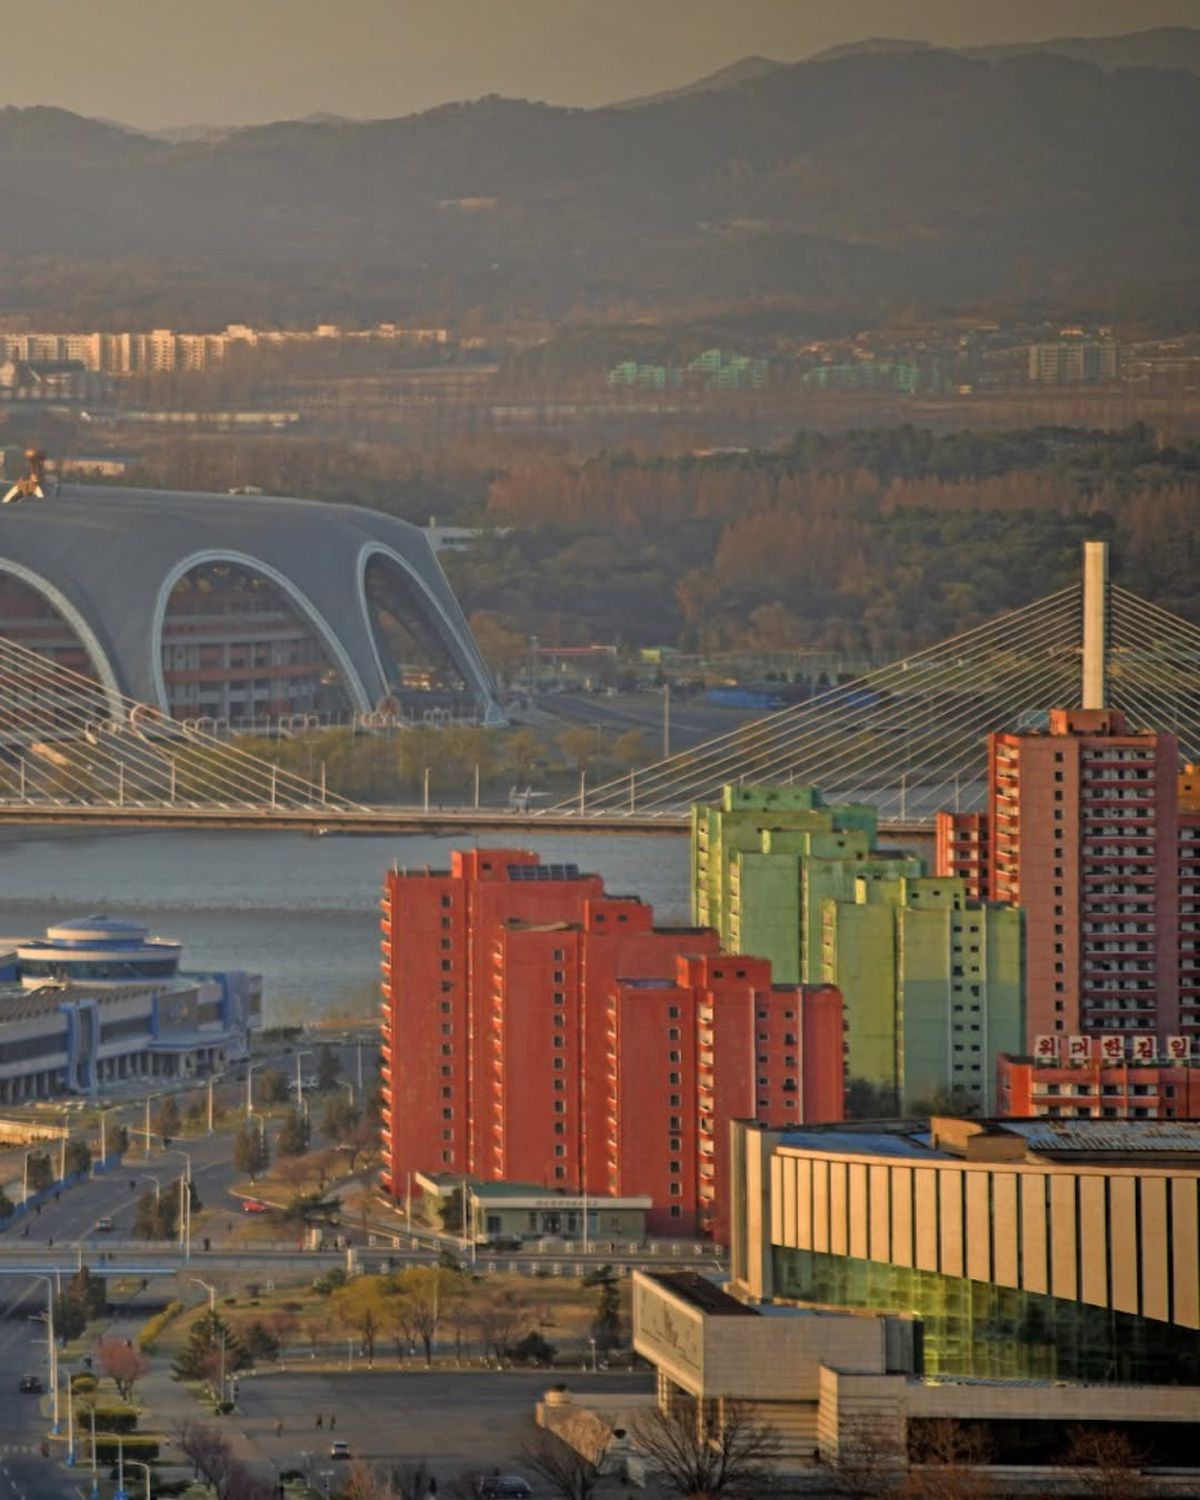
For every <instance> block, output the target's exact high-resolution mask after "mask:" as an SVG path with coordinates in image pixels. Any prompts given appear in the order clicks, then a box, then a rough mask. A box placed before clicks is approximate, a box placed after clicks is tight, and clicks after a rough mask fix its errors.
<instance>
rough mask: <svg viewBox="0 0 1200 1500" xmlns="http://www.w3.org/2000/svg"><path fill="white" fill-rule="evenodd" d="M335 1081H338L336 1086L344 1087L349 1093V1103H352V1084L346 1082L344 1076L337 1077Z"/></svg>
mask: <svg viewBox="0 0 1200 1500" xmlns="http://www.w3.org/2000/svg"><path fill="white" fill-rule="evenodd" d="M337 1083H338V1087H339V1088H343V1089H345V1090H346V1091H347V1092H348V1093H349V1095H350V1103H351V1104H353V1103H354V1085H353V1084H352V1083H348V1082H347V1081H346V1079H344V1078H339V1079H338V1080H337Z"/></svg>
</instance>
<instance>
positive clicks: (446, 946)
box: [441, 938, 450, 953]
mask: <svg viewBox="0 0 1200 1500" xmlns="http://www.w3.org/2000/svg"><path fill="white" fill-rule="evenodd" d="M441 950H442V952H443V953H449V952H450V939H449V938H443V939H442V940H441Z"/></svg>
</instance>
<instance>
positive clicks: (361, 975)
mask: <svg viewBox="0 0 1200 1500" xmlns="http://www.w3.org/2000/svg"><path fill="white" fill-rule="evenodd" d="M464 842H466V841H465V840H464V839H463V837H462V835H457V836H455V837H453V838H430V837H393V836H391V835H387V836H383V837H379V838H340V837H336V836H332V837H328V838H308V837H305V836H304V835H301V834H292V833H219V832H190V833H188V832H162V833H159V832H145V833H132V832H120V833H105V834H94V833H91V832H87V831H80V832H76V831H65V832H63V833H54V834H51V833H50V832H46V833H39V834H36V835H33V836H30V835H29V834H27V833H25V832H21V831H17V830H10V831H5V832H3V833H0V933H2V934H4V935H5V936H7V937H15V936H28V935H30V934H38V933H41V932H42V931H43V930H44V929H45V928H46V927H47V926H49V925H50V924H51V923H52V922H54V921H56V920H58V919H61V918H64V917H72V916H83V915H88V914H90V913H93V912H106V913H108V914H109V915H110V916H120V917H128V918H131V919H133V920H135V921H139V922H143V923H144V924H145V925H146V926H148V927H149V928H150V929H151V931H152V932H153V933H154V934H155V935H157V936H160V937H171V938H178V939H179V940H180V941H181V942H182V943H183V945H184V954H183V962H184V967H186V968H192V969H221V968H224V969H249V970H251V971H253V972H256V973H261V974H262V976H263V992H264V999H265V1011H266V1018H267V1020H268V1021H274V1022H280V1021H302V1020H305V1019H308V1018H311V1017H313V1016H315V1015H317V1014H321V1013H325V1012H329V1011H340V1010H355V1011H358V1012H360V1013H366V1012H367V1011H368V1010H369V1009H371V1008H373V1006H374V1004H375V1001H376V996H377V989H376V986H377V984H378V978H379V967H378V965H379V895H380V889H381V885H382V881H383V876H384V873H385V872H386V870H387V868H388V866H389V865H390V864H391V863H392V862H393V861H396V862H397V863H398V864H399V865H400V866H402V867H404V866H407V867H408V868H409V869H421V868H423V867H424V866H425V865H429V866H430V867H431V868H433V869H438V868H445V867H446V865H447V864H448V863H449V859H450V851H451V849H453V848H454V847H455V846H456V845H457V846H460V847H461V846H462V845H463V844H464ZM492 842H494V843H498V842H499V839H498V838H493V839H492ZM522 843H524V844H527V845H529V846H530V847H534V848H536V849H537V851H538V852H539V853H540V854H541V855H542V857H543V858H544V859H545V860H547V861H554V862H573V863H576V864H578V865H579V866H580V868H581V869H583V870H587V871H593V872H595V873H596V874H599V875H602V876H603V877H604V880H605V883H606V885H607V888H608V890H609V891H610V892H613V893H616V894H632V895H638V896H641V897H642V899H643V900H645V901H648V902H651V903H652V904H653V906H654V908H655V914H656V918H657V919H658V920H659V921H660V922H662V923H663V924H671V923H678V922H684V921H686V920H687V909H688V847H687V840H686V838H683V837H670V836H665V835H649V836H647V835H637V834H622V835H613V836H602V835H587V836H585V837H580V838H567V837H553V836H546V837H542V838H538V839H537V840H536V842H534V841H532V840H530V839H528V837H526V838H525V839H523V840H522Z"/></svg>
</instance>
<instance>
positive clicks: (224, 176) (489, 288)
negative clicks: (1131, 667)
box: [0, 48, 1200, 326]
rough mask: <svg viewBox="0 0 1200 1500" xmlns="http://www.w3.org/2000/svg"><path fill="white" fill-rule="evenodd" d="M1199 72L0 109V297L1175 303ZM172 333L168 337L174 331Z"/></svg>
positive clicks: (872, 60) (1067, 306)
mask: <svg viewBox="0 0 1200 1500" xmlns="http://www.w3.org/2000/svg"><path fill="white" fill-rule="evenodd" d="M1198 140H1200V79H1197V78H1195V77H1192V76H1190V75H1189V74H1187V73H1185V72H1166V71H1160V72H1150V71H1144V70H1136V69H1130V70H1122V71H1117V72H1103V71H1101V70H1099V69H1098V68H1096V67H1092V66H1087V65H1086V64H1084V63H1082V62H1078V61H1075V60H1072V59H1068V58H1061V57H1056V56H1053V55H1050V54H1045V53H1039V54H1036V55H1032V56H1022V57H1017V58H1011V59H1002V60H1000V61H997V62H990V61H982V60H975V59H971V58H967V57H963V56H961V55H960V54H956V53H952V52H944V51H940V50H935V49H928V48H927V49H920V50H917V51H907V50H906V51H904V52H901V53H890V52H886V51H885V52H874V53H856V54H853V55H850V56H842V57H838V58H833V59H828V60H825V61H823V62H822V61H818V62H807V63H799V64H795V65H791V66H784V67H776V68H774V69H773V70H772V71H770V72H767V73H766V74H764V75H763V76H761V77H759V78H756V79H750V80H748V81H746V82H744V83H742V84H740V85H738V86H737V87H734V88H725V89H718V90H715V91H714V90H704V91H700V92H693V93H689V94H685V95H684V96H682V97H678V98H674V99H670V100H667V101H666V102H663V103H658V104H644V105H641V106H634V107H629V108H626V109H611V108H609V109H598V110H578V109H557V108H552V107H550V106H547V105H541V104H530V103H526V102H523V101H517V100H507V99H498V98H490V99H483V100H480V101H478V102H476V103H472V104H456V105H448V106H445V107H443V108H440V109H435V110H430V111H428V112H427V113H424V114H420V115H413V116H409V117H407V118H404V119H397V120H375V121H367V122H355V121H341V122H338V123H336V124H330V123H326V122H322V121H315V122H303V121H293V122H283V123H280V124H275V125H268V126H261V127H255V128H251V129H243V130H238V131H235V132H233V133H232V134H230V135H228V136H227V137H224V138H221V139H217V140H200V141H186V142H181V143H174V144H173V143H170V142H167V141H163V140H161V139H152V138H148V137H145V136H139V135H133V134H130V133H129V132H128V131H124V130H121V129H118V128H114V127H112V126H107V125H103V124H101V123H99V122H96V121H91V120H85V119H82V118H80V117H79V116H76V115H72V114H70V113H68V112H67V111H64V110H56V109H45V108H38V109H11V108H10V109H5V110H0V198H2V201H3V202H4V204H5V235H4V239H3V241H2V242H0V304H2V305H3V306H5V308H6V309H8V310H10V311H17V310H30V311H33V310H37V309H51V310H52V311H54V312H55V313H56V314H62V315H64V316H65V315H66V314H68V313H69V314H70V315H71V316H72V317H73V318H74V317H85V316H86V317H87V318H88V320H89V321H91V320H93V319H95V320H97V321H98V320H100V319H103V320H105V321H106V322H111V321H128V320H129V319H136V320H137V322H138V323H139V324H140V325H142V326H145V325H148V324H149V323H150V321H151V320H158V319H164V318H165V319H170V320H172V321H175V322H176V323H177V324H179V325H184V319H185V318H186V317H190V318H196V316H197V314H196V312H195V309H198V308H199V309H203V310H204V311H203V312H202V313H201V314H200V320H202V322H203V323H205V324H207V323H210V322H212V321H214V320H220V319H223V318H225V317H230V318H233V317H242V316H246V317H249V316H254V317H256V318H259V319H268V318H277V317H278V318H283V317H291V316H295V317H315V316H320V317H342V318H351V317H360V316H361V317H364V318H381V317H382V318H389V319H397V318H401V317H404V316H408V315H410V314H411V315H423V314H427V313H433V312H438V313H441V314H443V315H445V316H446V317H452V316H453V315H454V314H455V313H456V312H459V311H462V310H465V309H481V310H483V311H484V312H486V313H488V314H490V315H496V316H502V317H506V318H515V317H522V316H545V317H555V316H560V315H562V314H563V313H565V312H567V311H568V310H571V309H585V310H587V311H588V313H589V314H596V313H598V314H601V315H603V314H606V313H607V312H608V311H609V310H610V309H613V308H615V307H620V308H622V309H623V310H625V311H626V312H627V311H628V309H630V308H631V307H645V308H648V309H653V310H661V309H664V308H665V309H677V310H678V309H682V310H688V309H696V308H700V309H704V310H705V311H706V312H711V311H712V309H713V308H714V307H717V306H721V305H731V304H741V305H746V304H748V303H751V302H753V301H757V300H762V299H764V298H772V299H775V300H777V301H778V300H782V301H786V302H788V303H789V304H791V305H793V306H799V307H806V308H813V309H830V308H836V309H840V310H847V309H848V310H850V312H851V314H852V315H853V316H854V317H862V318H864V319H872V318H875V317H877V316H879V315H880V314H881V313H885V312H887V311H890V310H894V309H896V308H905V309H908V308H922V309H925V310H931V311H941V310H952V309H955V308H959V307H969V308H971V309H978V308H979V307H981V306H983V305H988V306H998V307H1003V308H1008V307H1015V306H1021V307H1034V308H1046V307H1049V308H1052V309H1053V310H1054V312H1055V313H1056V314H1067V313H1070V314H1071V315H1074V316H1085V315H1087V314H1088V312H1089V311H1094V312H1097V313H1098V315H1102V316H1106V317H1111V316H1114V315H1116V314H1117V313H1119V311H1120V309H1121V307H1122V306H1123V305H1128V303H1129V299H1130V298H1131V297H1133V298H1138V297H1143V296H1146V295H1150V296H1153V297H1154V298H1157V299H1159V300H1160V301H1161V302H1162V303H1163V305H1165V306H1168V307H1171V308H1177V309H1180V310H1183V311H1186V312H1187V313H1188V314H1189V315H1192V314H1194V312H1195V309H1196V305H1197V298H1196V289H1197V279H1198V278H1197V272H1196V267H1197V265H1200V204H1198V200H1197V193H1196V178H1195V146H1196V142H1197V141H1198ZM184 326H186V325H184Z"/></svg>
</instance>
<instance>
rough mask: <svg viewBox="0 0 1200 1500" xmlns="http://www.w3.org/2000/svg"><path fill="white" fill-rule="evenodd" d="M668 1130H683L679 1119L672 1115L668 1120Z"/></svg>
mask: <svg viewBox="0 0 1200 1500" xmlns="http://www.w3.org/2000/svg"><path fill="white" fill-rule="evenodd" d="M668 1129H670V1130H682V1129H683V1124H682V1122H681V1121H680V1118H679V1116H678V1115H672V1116H671V1119H670V1122H669V1125H668Z"/></svg>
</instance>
